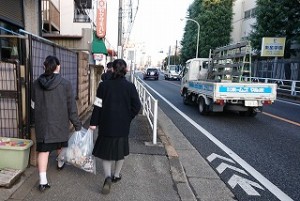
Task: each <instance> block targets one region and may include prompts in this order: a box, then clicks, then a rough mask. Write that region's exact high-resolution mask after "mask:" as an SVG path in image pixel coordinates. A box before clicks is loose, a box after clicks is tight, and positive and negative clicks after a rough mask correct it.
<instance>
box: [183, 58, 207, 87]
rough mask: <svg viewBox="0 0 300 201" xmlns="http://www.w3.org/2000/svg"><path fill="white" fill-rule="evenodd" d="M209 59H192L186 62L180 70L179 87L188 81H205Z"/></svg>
mask: <svg viewBox="0 0 300 201" xmlns="http://www.w3.org/2000/svg"><path fill="white" fill-rule="evenodd" d="M209 61H210V59H209V58H194V59H190V60H188V61H187V62H186V65H185V67H184V68H183V70H182V78H181V86H182V87H183V86H184V85H185V84H186V83H187V82H188V81H190V80H205V79H207V75H208V66H209V65H208V64H209Z"/></svg>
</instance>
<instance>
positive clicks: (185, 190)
mask: <svg viewBox="0 0 300 201" xmlns="http://www.w3.org/2000/svg"><path fill="white" fill-rule="evenodd" d="M157 130H158V131H157V135H158V137H159V138H160V140H161V142H162V143H163V145H164V147H165V150H166V152H167V157H168V160H169V164H170V167H171V169H170V173H171V176H172V179H173V181H174V183H175V185H176V188H177V192H178V195H179V197H180V198H181V200H182V201H197V199H196V196H195V195H194V193H193V191H192V189H191V187H190V185H189V183H188V180H187V177H186V174H185V171H184V168H183V166H182V164H181V162H180V160H179V156H178V153H177V151H176V150H175V148H174V147H173V145H172V144H171V142H170V140H169V139H168V137H167V136H166V134H165V133H164V132H163V130H162V129H161V127H160V125H159V124H158V128H157Z"/></svg>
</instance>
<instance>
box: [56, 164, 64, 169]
mask: <svg viewBox="0 0 300 201" xmlns="http://www.w3.org/2000/svg"><path fill="white" fill-rule="evenodd" d="M65 165H66V163H64V164H63V165H62V166H61V167H59V166H58V163H57V166H56V169H57V170H62V169H64V167H65Z"/></svg>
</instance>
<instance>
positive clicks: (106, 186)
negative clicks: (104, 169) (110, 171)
mask: <svg viewBox="0 0 300 201" xmlns="http://www.w3.org/2000/svg"><path fill="white" fill-rule="evenodd" d="M111 183H112V180H111V178H110V177H106V179H105V181H104V184H103V187H102V191H101V193H102V194H109V193H110V187H111Z"/></svg>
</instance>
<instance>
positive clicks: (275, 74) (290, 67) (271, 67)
mask: <svg viewBox="0 0 300 201" xmlns="http://www.w3.org/2000/svg"><path fill="white" fill-rule="evenodd" d="M251 68H252V69H251V71H252V75H251V76H253V77H263V78H272V79H281V80H294V81H300V60H285V59H280V60H276V59H274V60H265V61H254V62H253V63H252V67H251Z"/></svg>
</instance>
